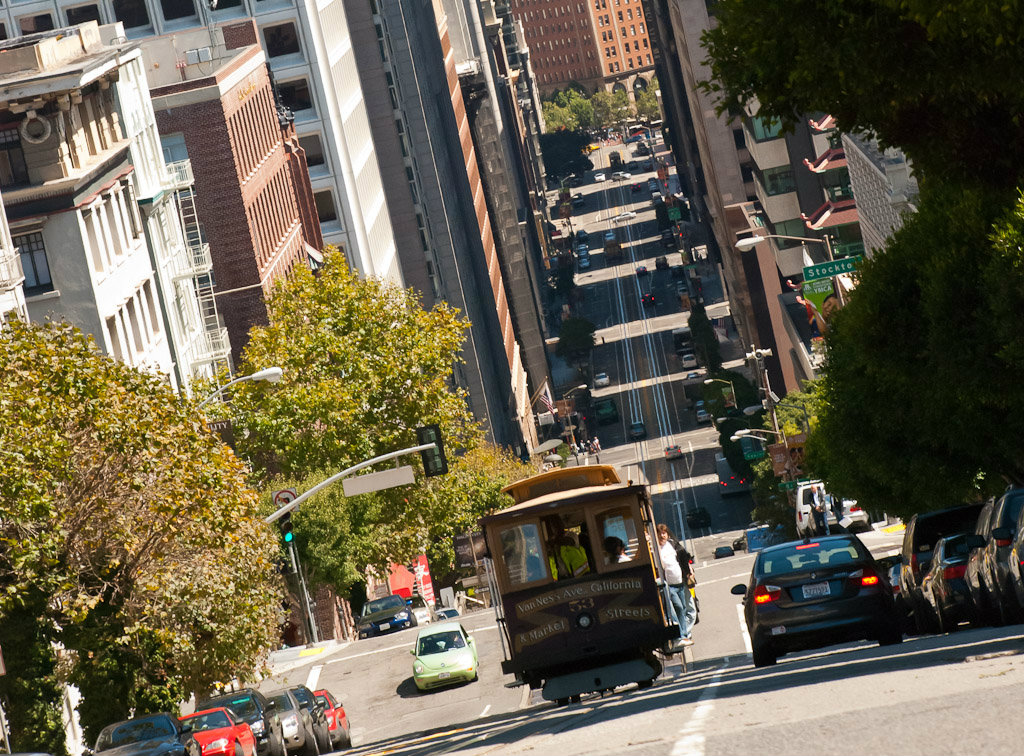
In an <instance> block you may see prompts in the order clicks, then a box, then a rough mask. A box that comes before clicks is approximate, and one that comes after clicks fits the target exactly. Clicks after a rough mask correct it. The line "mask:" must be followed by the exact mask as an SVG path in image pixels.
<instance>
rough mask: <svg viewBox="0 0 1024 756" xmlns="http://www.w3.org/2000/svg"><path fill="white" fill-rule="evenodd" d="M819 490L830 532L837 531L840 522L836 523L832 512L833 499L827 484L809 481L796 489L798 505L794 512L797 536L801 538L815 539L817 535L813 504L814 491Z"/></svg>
mask: <svg viewBox="0 0 1024 756" xmlns="http://www.w3.org/2000/svg"><path fill="white" fill-rule="evenodd" d="M815 488H817V489H818V492H819V496H820V498H821V501H822V502H823V509H824V514H825V518H826V522H827V523H828V527H829V532H830V533H831V532H832V531H833V529H836V527H837V525H838V522H837V521H836V515H835V512H834V511H832V497H831V496H830V495H829V493H828V492H827V491H826V490H825V484H824V483H822V482H821V481H820V480H809V481H807V482H805V483H800V484H799V485H798V486H797V488H796V504H795V506H794V511H795V514H796V534H797V536H799V537H800V538H813V537H814V535H815V528H816V525H815V521H814V512H813V511H812V510H813V503H812V492H813V489H815Z"/></svg>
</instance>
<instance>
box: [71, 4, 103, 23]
mask: <svg viewBox="0 0 1024 756" xmlns="http://www.w3.org/2000/svg"><path fill="white" fill-rule="evenodd" d="M64 13H65V15H66V16H67V18H68V25H69V26H75V25H76V24H84V23H85V22H86V21H95V22H97V23H100V24H102V23H103V21H101V20H100V7H99V6H98V5H76V6H75V7H74V8H65V9H64Z"/></svg>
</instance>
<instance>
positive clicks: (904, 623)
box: [875, 554, 913, 635]
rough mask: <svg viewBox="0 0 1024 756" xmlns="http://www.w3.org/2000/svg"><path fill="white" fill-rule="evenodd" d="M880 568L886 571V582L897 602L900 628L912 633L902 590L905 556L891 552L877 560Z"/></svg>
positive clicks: (908, 633)
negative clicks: (901, 568)
mask: <svg viewBox="0 0 1024 756" xmlns="http://www.w3.org/2000/svg"><path fill="white" fill-rule="evenodd" d="M875 561H876V562H877V563H878V566H879V568H880V569H882V570H883V571H884V572H885V576H886V582H887V583H888V584H889V589H890V590H891V591H892V600H893V602H894V603H895V604H896V614H897V615H898V616H899V618H900V629H902V630H903V634H904V635H910V634H911V632H913V627H912V626H911V624H910V612H908V611H907V607H906V606H905V605H904V602H903V593H902V591H901V590H900V565H901V564H902V563H903V557H902V556H901V555H899V554H890V555H889V556H884V557H881V558H880V559H876V560H875Z"/></svg>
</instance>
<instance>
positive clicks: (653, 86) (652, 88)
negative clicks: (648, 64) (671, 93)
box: [634, 77, 661, 121]
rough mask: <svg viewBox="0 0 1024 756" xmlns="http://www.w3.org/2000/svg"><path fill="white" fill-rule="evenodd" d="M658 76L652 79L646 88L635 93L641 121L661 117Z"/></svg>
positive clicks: (638, 115) (637, 114)
mask: <svg viewBox="0 0 1024 756" xmlns="http://www.w3.org/2000/svg"><path fill="white" fill-rule="evenodd" d="M658 86H659V84H658V77H654V78H652V79H651V81H650V83H649V84H648V85H647V88H646V89H641V90H637V91H636V92H635V93H634V97H635V98H636V117H637V118H639V119H640V120H641V121H657V120H660V119H661V107H660V106H659V105H658V96H657V95H656V94H655V92H657V91H658Z"/></svg>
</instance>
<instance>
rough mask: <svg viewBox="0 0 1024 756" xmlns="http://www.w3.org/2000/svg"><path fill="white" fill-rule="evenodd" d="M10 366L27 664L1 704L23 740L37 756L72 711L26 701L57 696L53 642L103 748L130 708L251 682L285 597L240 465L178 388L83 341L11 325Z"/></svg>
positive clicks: (18, 600)
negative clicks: (221, 684) (24, 683)
mask: <svg viewBox="0 0 1024 756" xmlns="http://www.w3.org/2000/svg"><path fill="white" fill-rule="evenodd" d="M0 363H2V364H3V365H4V370H3V372H2V374H0V454H2V455H3V464H2V465H0V494H2V504H0V545H2V547H0V644H2V645H3V646H4V647H5V648H8V649H18V651H19V653H17V654H8V656H7V662H8V664H9V665H12V668H11V669H10V672H11V674H10V675H8V676H6V677H0V693H3V694H5V697H6V698H7V699H8V700H9V701H14V702H15V704H14V706H13V707H12V710H11V711H10V712H9V713H10V714H11V720H12V725H13V728H14V731H15V739H16V741H18V742H21V743H23V744H25V746H26V748H25V749H24V750H33V749H32V748H29V747H28V746H33V745H38V744H40V743H46V742H47V741H48V740H49V739H48V737H47V736H46V734H45V733H46V732H47V730H48V728H50V727H51V726H52V725H54V724H56V723H59V720H57V722H54V721H53V719H52V712H53V710H54V709H53V705H54V704H56V703H57V701H50V702H46V701H42V700H39V699H38V698H37V699H36V700H34V701H33V700H31V696H30V697H29V700H28V701H27V702H26V701H25V700H23V699H22V698H21V697H15V696H13V695H12V694H13V693H16V692H17V687H18V685H19V680H21V679H22V677H21V675H22V674H23V673H27V672H30V671H33V670H34V671H35V672H36V673H42V674H43V675H44V676H45V675H50V677H49V678H44V680H42V681H41V683H42V688H43V689H45V690H47V691H49V692H50V694H51V695H52V693H53V691H54V690H56V688H55V687H53V685H52V683H53V682H55V679H54V678H53V677H52V675H53V674H54V667H53V665H52V645H51V644H52V643H59V644H60V645H61V646H63V648H64V649H66V650H67V651H68V652H69V654H70V655H69V657H68V660H69V663H68V665H67V668H66V670H65V672H64V674H65V675H67V679H70V680H73V681H74V682H76V683H77V684H78V685H79V687H80V689H81V690H82V693H83V695H84V702H83V705H82V708H81V716H82V721H83V722H82V723H83V725H84V727H85V729H86V733H87V736H88V737H90V738H92V737H94V736H95V735H96V733H97V732H98V729H99V728H100V727H102V726H103V725H105V724H108V723H109V722H111V721H115V720H117V719H120V718H124V717H126V716H127V714H128V711H129V709H130V708H134V709H135V710H136V712H137V713H145V712H147V711H152V710H154V709H159V708H165V707H166V706H168V705H169V704H172V703H176V702H177V701H178V700H180V698H181V697H182V696H183V695H187V693H188V692H189V691H202V690H204V689H206V688H207V687H208V686H210V685H211V684H212V683H213V682H214V681H216V680H225V679H230V678H231V677H233V676H236V675H237V676H239V677H241V678H243V679H245V678H247V677H250V678H251V676H252V675H253V674H254V673H255V671H256V669H257V668H258V667H259V666H261V664H262V660H263V658H264V654H265V653H266V651H267V650H268V649H269V647H270V645H271V644H272V642H273V641H274V640H275V639H276V636H277V631H278V619H279V618H278V615H277V605H278V599H277V598H276V597H277V596H278V595H279V593H280V589H279V583H278V580H277V579H276V577H275V575H274V570H273V557H274V555H275V553H276V546H275V544H274V541H273V537H272V535H271V534H270V532H269V531H268V529H267V528H266V527H265V526H264V524H263V523H262V521H260V520H259V519H258V517H257V516H256V510H257V504H258V500H257V496H256V494H255V492H254V491H253V490H252V489H251V488H249V487H248V485H247V484H246V481H245V471H244V469H243V468H242V465H241V464H240V463H239V462H238V460H237V459H236V458H235V457H234V455H233V454H232V453H231V451H230V450H229V449H227V447H225V446H223V445H222V444H221V443H220V442H219V440H217V439H216V437H215V436H214V435H213V434H211V433H210V432H209V430H208V429H207V427H206V425H205V424H204V422H203V420H202V415H201V414H200V413H198V412H197V411H196V410H195V408H194V406H192V405H190V404H189V403H187V402H182V401H179V399H178V398H177V397H176V396H175V395H174V393H173V392H172V391H171V389H170V388H169V387H168V386H167V384H166V382H165V381H163V380H162V379H160V378H159V377H157V376H153V375H149V374H146V373H142V372H140V371H138V370H136V369H134V368H132V367H130V366H127V365H125V364H123V363H120V362H116V361H114V360H113V359H110V358H108V357H106V356H103V355H101V354H100V353H99V352H98V350H97V349H96V348H95V345H94V344H93V342H92V341H91V339H89V338H87V337H86V336H84V335H83V334H82V333H80V332H79V331H77V330H76V329H74V328H73V327H71V326H69V325H66V324H47V325H25V324H20V323H10V324H7V325H6V326H5V329H4V331H2V332H0ZM12 641H13V642H12ZM47 659H50V661H47ZM19 665H24V666H22V667H21V668H18V667H19ZM28 679H31V678H28ZM47 679H48V680H49V681H50V682H47ZM33 687H34V686H33ZM35 692H36V691H33V693H35ZM61 748H62V746H61Z"/></svg>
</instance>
